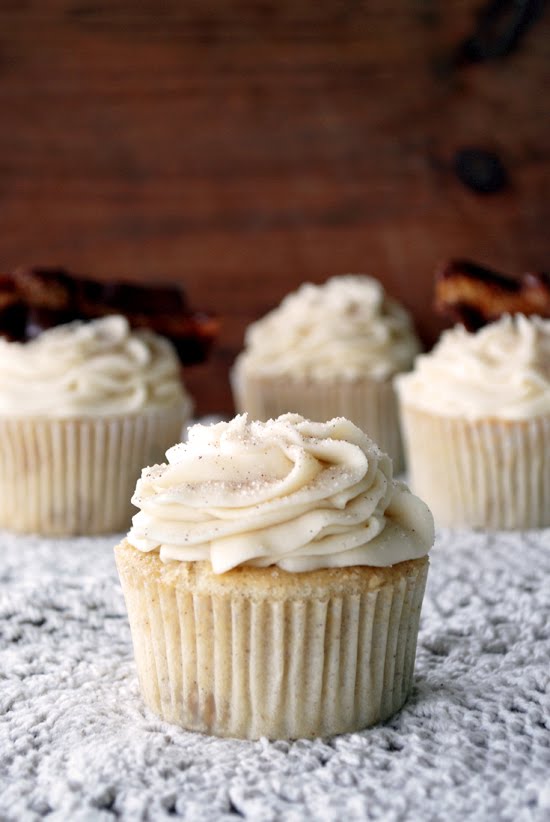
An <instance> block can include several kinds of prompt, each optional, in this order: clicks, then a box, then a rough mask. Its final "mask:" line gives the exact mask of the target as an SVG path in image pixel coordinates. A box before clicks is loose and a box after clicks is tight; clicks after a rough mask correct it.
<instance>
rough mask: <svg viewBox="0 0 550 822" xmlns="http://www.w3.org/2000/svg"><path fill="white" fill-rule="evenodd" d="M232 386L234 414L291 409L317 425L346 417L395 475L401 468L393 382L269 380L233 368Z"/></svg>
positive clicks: (268, 414) (256, 415)
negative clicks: (371, 442) (385, 457)
mask: <svg viewBox="0 0 550 822" xmlns="http://www.w3.org/2000/svg"><path fill="white" fill-rule="evenodd" d="M231 384H232V388H233V396H234V401H235V406H236V408H237V410H238V411H239V412H240V413H242V412H243V411H247V412H248V414H249V415H250V417H251V418H252V419H259V420H268V419H271V418H275V417H278V416H279V415H280V414H286V413H287V412H289V411H291V412H294V413H297V414H301V415H302V416H304V417H306V418H308V419H311V420H316V421H318V422H326V421H327V420H330V419H332V418H333V417H347V418H348V419H349V420H351V421H352V422H354V423H355V425H357V426H358V427H359V428H361V429H362V430H363V431H364V432H365V433H366V434H368V436H369V437H371V439H373V440H374V442H376V443H377V445H379V447H380V448H381V450H382V451H384V452H385V453H386V454H389V456H390V457H391V459H392V460H393V463H394V474H398V473H399V472H400V471H402V470H403V452H402V445H401V434H400V430H399V418H398V407H397V398H396V395H395V390H394V388H393V385H392V382H391V380H388V381H382V380H373V379H369V378H368V377H359V378H356V379H338V380H326V381H320V380H312V379H307V378H303V379H299V378H297V377H294V378H290V377H273V378H270V377H261V376H254V375H250V374H246V373H245V372H244V370H243V369H242V368H239V367H238V366H237V367H235V368H234V369H233V372H232V375H231Z"/></svg>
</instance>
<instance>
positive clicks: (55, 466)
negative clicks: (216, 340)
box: [0, 405, 186, 536]
mask: <svg viewBox="0 0 550 822" xmlns="http://www.w3.org/2000/svg"><path fill="white" fill-rule="evenodd" d="M185 413H186V409H185V407H184V406H181V405H178V406H176V407H171V408H168V409H159V410H154V411H148V412H145V413H143V414H136V415H133V416H130V415H128V416H120V417H103V418H102V417H98V418H81V419H59V420H57V419H45V418H43V419H35V418H28V419H25V418H21V419H18V420H15V419H0V527H2V528H9V529H11V530H13V531H18V532H21V533H40V534H44V535H46V536H69V535H73V534H101V533H109V532H114V531H123V530H125V529H127V528H128V525H129V523H130V519H131V517H132V514H133V513H135V509H134V508H133V506H132V505H131V503H130V498H131V496H132V494H133V491H134V488H135V484H136V481H137V479H138V477H139V475H140V473H141V469H142V467H143V466H144V465H151V464H154V463H155V462H159V461H161V460H162V459H163V458H164V452H165V451H166V449H167V448H168V447H169V446H171V445H173V444H174V442H177V441H179V440H180V439H181V431H182V426H183V423H184V420H185Z"/></svg>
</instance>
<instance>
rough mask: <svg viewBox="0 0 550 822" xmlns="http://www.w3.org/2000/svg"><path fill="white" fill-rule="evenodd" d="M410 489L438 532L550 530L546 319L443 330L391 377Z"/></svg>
mask: <svg viewBox="0 0 550 822" xmlns="http://www.w3.org/2000/svg"><path fill="white" fill-rule="evenodd" d="M397 387H398V392H399V395H400V399H401V406H402V422H403V431H404V437H405V446H406V454H407V463H408V467H409V471H410V482H411V487H412V488H413V490H414V491H415V492H416V493H418V494H420V495H421V496H422V497H423V498H424V499H426V501H427V502H428V504H429V505H430V507H431V509H432V511H433V513H434V516H435V520H436V522H437V523H438V524H440V525H450V526H460V525H465V526H472V527H479V528H505V529H507V528H538V527H542V526H547V525H550V320H542V319H540V318H539V317H530V318H526V317H524V316H523V315H516V316H513V317H511V316H505V317H503V318H502V319H501V320H499V321H498V322H495V323H492V324H491V325H488V326H486V327H485V328H483V329H481V330H480V331H478V332H477V333H475V334H470V333H468V332H467V331H466V330H465V329H464V328H463V327H462V326H457V327H456V328H453V329H451V330H449V331H446V332H445V333H444V334H443V336H442V337H441V340H440V342H439V343H438V345H436V347H435V348H434V350H433V351H432V352H431V353H430V354H425V355H422V356H420V357H419V358H418V360H417V362H416V367H415V370H414V371H413V372H412V373H411V374H409V375H406V376H402V377H399V378H398V380H397Z"/></svg>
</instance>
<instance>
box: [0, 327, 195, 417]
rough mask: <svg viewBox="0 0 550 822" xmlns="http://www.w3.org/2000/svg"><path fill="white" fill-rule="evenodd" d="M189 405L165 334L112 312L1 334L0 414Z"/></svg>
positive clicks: (52, 414) (109, 411)
mask: <svg viewBox="0 0 550 822" xmlns="http://www.w3.org/2000/svg"><path fill="white" fill-rule="evenodd" d="M177 402H182V404H183V403H187V402H188V399H187V397H186V395H185V393H184V391H183V388H182V385H181V380H180V377H179V364H178V359H177V356H176V353H175V351H174V349H173V348H172V345H171V344H170V343H169V342H168V340H165V339H163V338H162V337H159V336H157V335H156V334H153V333H152V332H150V331H147V330H139V331H131V330H130V327H129V325H128V322H127V320H126V319H125V318H124V317H121V316H118V315H115V316H110V317H106V318H103V319H98V320H92V321H90V322H72V323H68V324H67V325H60V326H57V327H56V328H52V329H51V330H48V331H44V332H43V333H42V334H40V335H39V336H38V337H36V338H35V339H34V340H32V341H30V342H26V343H18V342H7V341H6V340H4V339H0V415H11V414H16V415H17V416H19V417H21V416H37V415H38V416H47V417H56V418H64V417H72V416H89V415H96V414H98V415H107V416H108V415H112V414H127V413H133V412H139V411H142V410H144V409H148V408H153V407H158V406H166V405H171V404H173V403H177Z"/></svg>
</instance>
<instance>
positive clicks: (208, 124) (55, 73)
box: [0, 0, 550, 412]
mask: <svg viewBox="0 0 550 822" xmlns="http://www.w3.org/2000/svg"><path fill="white" fill-rule="evenodd" d="M485 5H486V3H484V2H480V0H453V1H452V2H438V0H384V2H383V0H370V2H353V0H331V2H328V1H325V2H323V0H318V1H317V2H315V3H311V2H305V0H248V1H247V2H245V1H244V0H243V1H242V2H239V1H238V0H226V2H213V0H187V2H184V1H183V0H164V2H161V0H158V2H157V0H142V2H132V3H131V2H129V0H121V1H120V2H118V0H101V2H93V1H92V0H88V1H87V0H27V2H25V0H0V112H1V113H0V214H1V221H2V224H1V231H0V267H2V268H4V269H6V270H9V269H10V268H11V267H13V266H15V265H18V264H21V263H36V264H42V265H46V264H56V265H57V264H63V265H65V266H68V267H70V268H72V269H74V270H75V271H78V272H81V273H88V274H96V275H97V276H99V277H101V278H105V279H108V278H125V279H130V280H131V279H136V280H158V281H161V280H168V281H170V280H180V281H181V282H183V283H184V284H185V285H186V287H187V289H188V292H189V295H190V298H191V300H192V301H193V303H194V304H195V305H196V306H198V307H202V308H210V309H213V310H215V311H217V312H219V314H220V315H221V316H222V318H223V329H222V333H221V336H220V340H219V345H218V348H217V351H216V353H215V355H214V357H213V359H212V361H211V362H210V363H209V364H208V365H207V366H201V367H199V368H197V369H195V370H190V371H189V374H188V382H189V384H190V386H191V388H192V390H193V391H194V393H195V394H196V395H197V399H198V408H199V411H201V412H209V411H216V410H223V411H229V410H230V409H231V400H230V394H229V389H228V384H227V369H228V366H229V364H230V362H231V361H232V359H233V358H234V356H235V354H236V352H237V351H238V350H239V348H240V346H241V343H242V334H243V330H244V327H245V326H246V324H247V323H248V322H250V321H251V320H252V319H254V318H256V317H258V316H259V315H260V314H262V313H264V312H265V311H266V310H267V309H268V308H269V307H271V306H273V305H274V304H276V303H277V302H278V301H279V300H280V299H281V297H282V296H283V295H284V294H285V293H286V292H287V291H289V290H290V289H294V288H295V287H296V286H297V285H298V284H299V283H300V282H301V281H303V280H305V279H310V280H314V281H322V280H324V279H325V278H326V277H327V276H329V275H331V274H335V273H344V272H349V271H353V272H359V271H362V272H368V273H372V274H374V275H376V276H379V277H380V278H381V279H382V280H383V281H384V283H385V284H386V287H387V288H388V289H389V290H390V291H391V292H393V293H394V294H395V295H396V296H398V297H400V298H401V299H402V300H403V301H404V302H405V303H406V304H407V305H408V306H409V307H410V308H411V309H412V310H413V312H414V314H415V317H416V320H417V323H418V325H419V327H420V329H421V332H422V334H423V336H424V338H425V340H426V341H427V342H428V343H429V342H431V341H433V339H434V337H435V335H436V334H437V332H438V330H439V327H440V326H439V324H438V321H437V320H436V319H434V317H433V315H432V310H431V306H430V303H431V290H432V276H433V270H434V267H435V266H436V265H437V263H438V262H439V261H441V260H443V259H445V258H446V257H448V256H449V255H461V256H471V257H473V258H475V259H477V260H479V261H482V262H483V261H484V262H486V263H489V264H492V265H494V266H498V267H501V268H502V269H504V270H507V271H510V272H519V271H522V270H525V269H529V268H545V267H548V258H549V253H548V252H549V239H548V237H549V233H550V198H549V194H550V145H549V136H550V119H549V99H548V97H549V89H550V59H549V58H550V15H549V14H548V11H547V9H546V8H545V7H544V4H540V5H541V13H540V15H539V18H538V20H536V22H535V23H534V24H533V25H532V26H530V27H529V28H528V30H527V31H525V32H524V34H523V37H522V38H521V40H520V42H519V43H518V47H517V49H516V50H515V51H514V52H513V53H512V54H510V55H508V56H506V57H502V58H500V59H491V60H486V61H481V62H473V63H468V62H464V61H460V60H457V59H456V55H457V53H458V51H459V50H460V45H461V43H463V41H464V40H465V39H466V38H468V37H469V36H471V34H472V32H473V31H474V30H475V28H476V24H477V22H478V20H479V18H478V17H477V16H476V15H477V14H478V12H479V11H480V9H483V8H484V7H485ZM512 5H513V4H512ZM516 5H517V4H516ZM468 146H473V147H481V148H485V149H490V150H493V151H495V152H497V153H498V155H499V157H500V158H501V160H502V162H503V164H504V166H505V167H506V170H507V173H508V177H509V185H508V187H507V188H506V189H505V190H503V191H501V192H498V193H494V194H491V195H487V194H486V195H480V194H476V193H474V192H473V191H471V190H469V189H468V188H467V187H465V186H464V185H463V184H462V183H461V182H460V181H459V180H458V179H457V177H456V175H455V173H454V170H453V157H454V154H455V152H456V151H457V150H458V149H460V148H463V147H468Z"/></svg>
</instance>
